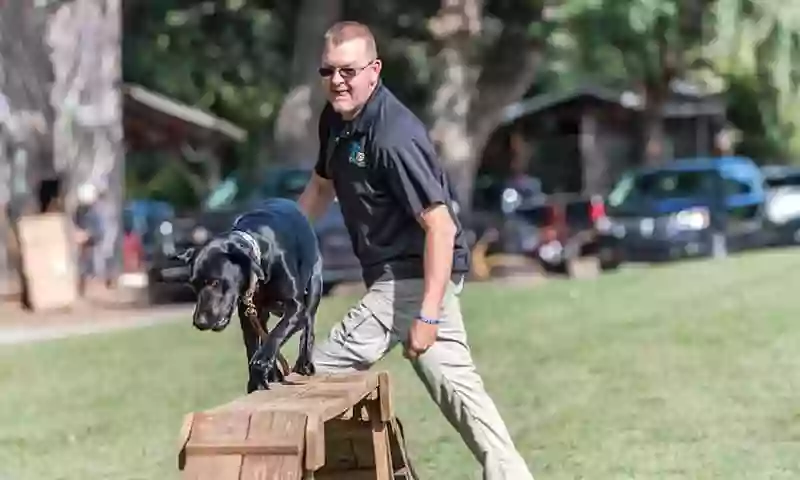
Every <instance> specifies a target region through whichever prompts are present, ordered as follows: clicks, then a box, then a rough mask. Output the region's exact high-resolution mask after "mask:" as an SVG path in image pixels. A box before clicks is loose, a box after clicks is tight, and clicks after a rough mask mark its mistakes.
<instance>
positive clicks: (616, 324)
mask: <svg viewBox="0 0 800 480" xmlns="http://www.w3.org/2000/svg"><path fill="white" fill-rule="evenodd" d="M798 285H800V250H798V251H796V252H790V251H776V252H770V253H765V254H757V255H748V256H745V257H741V258H734V259H730V260H727V261H724V262H692V263H686V264H682V265H673V266H669V267H660V268H654V269H631V270H627V271H623V272H619V273H617V274H613V275H608V276H604V277H602V278H600V279H599V280H596V281H573V282H567V281H559V282H551V283H549V284H547V285H544V286H540V287H536V288H525V287H508V286H500V285H494V286H493V285H480V284H470V285H469V286H468V287H467V289H466V290H465V294H464V299H463V302H464V310H465V317H466V319H467V325H468V330H469V334H470V338H471V342H472V346H473V350H474V354H475V357H476V359H477V362H478V368H479V370H480V371H481V372H482V373H483V375H484V378H485V381H486V384H487V388H488V389H489V390H490V392H491V394H492V395H493V396H494V397H495V399H496V401H497V402H498V404H499V406H500V409H501V412H502V413H503V415H504V416H505V418H506V419H507V421H508V424H509V428H510V429H511V430H512V434H513V436H514V438H515V439H516V441H517V444H518V447H519V449H520V450H521V452H522V454H523V456H524V457H525V458H526V459H527V460H528V462H529V464H530V466H531V468H532V471H533V473H534V475H535V476H536V478H537V480H542V479H592V480H594V479H598V480H604V479H628V478H637V479H640V478H652V479H696V480H697V479H710V478H724V479H759V480H761V479H790V478H791V479H796V478H800V328H798V325H799V324H800V316H799V315H798V312H800V294H798V288H797V287H798ZM352 300H353V298H334V299H329V300H326V302H325V303H324V304H323V308H322V314H321V317H322V318H321V321H320V330H319V335H320V336H323V335H324V334H325V333H326V332H327V329H328V327H329V325H330V324H331V323H332V322H333V321H335V320H337V319H338V318H339V317H340V315H341V314H342V313H344V311H345V309H346V308H347V306H348V304H349V303H350V302H351V301H352ZM292 343H295V342H294V341H293V342H292ZM287 353H288V352H287ZM293 356H294V353H293V352H292V358H293ZM378 368H386V369H389V370H390V371H391V372H392V374H393V376H394V381H395V383H396V385H397V388H395V389H394V395H395V400H396V405H397V408H398V415H399V416H400V417H401V418H402V419H403V420H404V422H405V423H406V428H407V434H408V436H409V442H410V448H411V453H412V456H413V458H414V459H415V462H416V464H417V466H418V469H419V470H420V473H421V474H422V475H423V478H424V479H437V480H448V479H464V478H480V477H479V474H478V469H477V466H476V464H475V463H474V461H473V460H472V458H471V457H470V456H469V454H468V452H467V450H466V449H465V448H464V447H463V446H462V445H461V443H460V441H459V439H458V437H457V436H456V435H455V433H454V431H453V430H451V428H450V427H449V425H447V424H446V423H445V422H444V420H443V419H442V418H441V417H440V415H439V413H438V411H437V410H436V409H435V407H434V406H433V404H432V402H431V401H430V400H429V399H428V397H427V395H426V393H425V391H424V389H423V388H422V386H421V384H419V383H418V382H417V380H416V378H415V377H414V375H413V373H412V370H411V368H410V367H409V366H408V365H407V364H406V363H405V361H404V360H403V359H402V357H401V355H400V352H399V351H395V352H393V354H392V355H391V356H390V357H389V358H387V359H386V360H385V361H384V362H382V363H381V364H380V365H378ZM244 374H245V357H244V353H243V350H242V347H241V343H240V333H239V329H238V325H235V328H231V329H229V330H228V331H226V332H224V333H222V334H216V335H215V334H211V333H206V334H203V333H199V332H196V331H194V330H193V329H192V328H191V327H190V321H189V319H187V320H186V322H185V323H183V324H180V325H166V326H159V327H152V328H145V329H141V330H136V331H129V332H122V333H113V334H104V335H95V336H91V337H84V338H74V339H69V340H59V341H53V342H49V343H45V344H37V345H27V346H17V347H13V348H4V349H2V350H0V479H3V480H6V479H8V480H45V479H46V480H56V479H71V480H73V479H74V480H90V479H115V480H126V479H130V480H132V479H168V478H178V474H177V471H176V467H175V465H176V463H175V448H176V440H177V434H178V430H179V425H180V421H181V418H182V415H183V414H184V413H186V412H189V411H194V410H201V409H204V408H208V407H212V406H215V405H217V404H219V403H223V402H227V401H229V400H231V399H232V398H233V397H235V396H238V395H240V394H241V392H242V388H243V386H244Z"/></svg>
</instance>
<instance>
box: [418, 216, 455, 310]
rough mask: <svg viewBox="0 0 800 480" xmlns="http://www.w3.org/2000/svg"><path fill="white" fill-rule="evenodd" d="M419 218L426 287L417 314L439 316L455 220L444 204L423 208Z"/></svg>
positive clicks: (451, 248) (450, 261) (446, 283)
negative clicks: (422, 235)
mask: <svg viewBox="0 0 800 480" xmlns="http://www.w3.org/2000/svg"><path fill="white" fill-rule="evenodd" d="M419 222H420V224H421V225H422V228H424V229H425V257H424V262H425V263H424V266H425V290H424V293H423V297H422V305H421V307H420V314H421V315H423V316H424V317H426V318H433V319H438V318H439V316H440V314H441V305H442V301H443V300H444V294H445V291H446V290H447V285H448V284H449V283H450V276H451V273H452V268H453V249H454V244H455V237H456V224H455V222H453V217H451V216H450V211H449V210H448V209H447V207H446V206H445V205H443V204H437V205H435V206H434V207H432V208H430V209H429V210H427V211H425V212H423V213H422V215H420V218H419Z"/></svg>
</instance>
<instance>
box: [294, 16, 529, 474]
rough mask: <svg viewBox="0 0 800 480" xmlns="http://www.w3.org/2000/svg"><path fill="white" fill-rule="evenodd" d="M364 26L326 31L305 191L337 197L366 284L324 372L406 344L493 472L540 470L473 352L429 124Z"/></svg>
mask: <svg viewBox="0 0 800 480" xmlns="http://www.w3.org/2000/svg"><path fill="white" fill-rule="evenodd" d="M380 72H381V61H380V60H379V59H378V57H377V52H376V47H375V40H374V38H373V36H372V33H371V32H370V30H369V28H367V27H366V26H364V25H362V24H359V23H355V22H341V23H337V24H336V25H334V26H333V27H331V28H330V29H329V30H328V32H327V33H326V35H325V49H324V53H323V57H322V66H321V68H320V75H321V76H322V83H323V86H324V89H325V92H326V94H327V97H328V103H327V104H326V106H325V109H324V111H323V112H322V114H321V116H320V122H319V139H320V155H319V158H318V161H317V164H316V167H315V168H314V173H313V174H312V178H311V181H310V182H309V184H308V185H307V186H306V188H305V190H304V191H303V193H302V195H301V196H300V198H299V203H300V206H301V208H302V209H303V210H304V211H305V212H306V214H307V215H308V217H309V218H310V219H312V220H313V219H315V218H318V217H319V216H320V215H322V214H323V213H324V212H325V210H326V209H327V208H328V207H329V205H330V202H331V201H332V199H333V198H334V196H336V197H338V199H339V202H340V204H341V209H342V213H343V215H344V220H345V224H346V225H347V228H348V230H349V233H350V238H351V240H352V242H353V248H354V250H355V253H356V255H357V256H358V257H359V260H360V262H361V266H362V270H363V277H364V281H365V283H366V286H367V288H368V291H367V293H366V294H365V295H364V297H363V298H362V299H361V301H360V302H359V303H358V305H356V306H354V307H353V308H351V309H350V311H349V312H348V313H347V314H346V315H345V318H344V319H343V320H342V321H341V322H340V323H339V324H338V325H336V326H335V327H334V328H333V329H332V330H331V332H330V336H329V338H328V339H327V340H326V341H325V342H323V343H321V344H319V345H317V346H316V348H315V350H314V353H313V360H314V364H315V366H316V368H317V371H318V372H347V371H356V370H365V369H368V368H369V367H370V366H371V365H372V364H374V363H375V362H377V361H378V360H380V359H381V358H383V357H384V356H385V355H386V354H387V353H388V352H389V351H390V350H391V349H392V348H393V347H394V346H395V345H397V344H398V343H403V344H404V352H405V355H406V357H407V358H409V360H410V361H411V364H412V365H413V367H414V369H415V371H416V373H417V375H418V376H419V378H420V379H421V380H422V382H423V383H424V385H425V387H426V388H427V390H428V392H429V393H430V395H431V397H432V398H433V400H434V401H435V402H436V403H437V404H438V406H439V408H440V409H441V411H442V413H443V414H444V415H445V417H446V418H447V419H448V421H449V422H450V423H451V424H452V425H453V426H454V427H455V428H456V429H457V430H458V431H459V433H460V434H461V437H462V438H463V440H464V441H465V443H466V444H467V446H468V447H469V448H470V450H471V451H472V453H473V454H474V455H475V457H476V459H477V460H478V461H479V462H480V463H481V465H482V466H483V472H484V473H483V478H485V479H487V480H501V479H503V480H528V479H532V478H533V477H532V476H531V474H530V472H529V471H528V468H527V466H526V465H525V462H524V460H523V459H522V458H521V456H520V455H519V453H518V452H517V451H516V448H515V447H514V444H513V442H512V440H511V437H510V435H509V433H508V431H507V430H506V426H505V425H504V423H503V420H502V418H501V417H500V414H499V413H498V411H497V409H496V407H495V405H494V403H493V402H492V400H491V398H490V397H489V395H488V394H487V393H486V391H485V390H484V386H483V382H482V380H481V377H480V376H479V375H478V373H477V372H476V370H475V366H474V364H473V362H472V358H471V355H470V350H469V346H468V345H467V335H466V332H465V330H464V324H463V321H462V318H461V307H460V303H459V299H458V294H459V293H460V290H461V285H462V282H463V276H464V274H465V273H467V271H468V270H469V251H468V248H467V245H466V242H465V240H464V234H463V232H462V230H461V228H460V225H459V224H458V220H457V218H456V217H455V215H454V214H453V207H452V198H451V196H450V192H451V191H452V190H451V189H450V186H449V184H448V182H447V179H446V177H445V175H444V174H443V171H442V168H441V166H440V165H439V163H438V160H437V159H436V154H435V151H434V148H433V145H432V144H431V142H430V140H429V138H428V136H427V131H426V129H425V126H424V125H423V124H422V122H420V121H419V119H418V118H417V117H416V116H415V115H414V114H413V113H412V112H411V111H410V110H409V109H407V108H406V107H405V106H404V105H403V104H401V103H400V101H399V100H398V99H397V98H396V97H395V96H394V95H393V94H392V93H391V92H390V91H389V90H388V89H387V88H386V87H385V86H384V85H383V84H382V83H381V81H380Z"/></svg>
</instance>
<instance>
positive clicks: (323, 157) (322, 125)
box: [314, 103, 331, 180]
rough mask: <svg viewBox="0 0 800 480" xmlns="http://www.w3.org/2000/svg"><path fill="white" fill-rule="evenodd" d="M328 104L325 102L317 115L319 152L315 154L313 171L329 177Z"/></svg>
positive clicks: (323, 176)
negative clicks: (315, 160) (315, 159)
mask: <svg viewBox="0 0 800 480" xmlns="http://www.w3.org/2000/svg"><path fill="white" fill-rule="evenodd" d="M328 108H329V104H327V103H326V104H325V108H324V109H322V113H320V115H319V122H318V124H317V135H318V136H319V153H318V154H317V164H316V165H315V166H314V171H315V172H316V173H317V175H319V176H320V177H322V178H326V179H329V180H330V178H331V176H330V173H329V172H328V157H329V156H330V155H329V152H328V148H329V145H328V133H329V130H330V122H329V121H328V118H329V112H328Z"/></svg>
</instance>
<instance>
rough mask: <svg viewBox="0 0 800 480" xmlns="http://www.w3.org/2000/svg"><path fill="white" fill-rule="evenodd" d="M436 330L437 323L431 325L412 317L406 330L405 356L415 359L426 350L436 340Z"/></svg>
mask: <svg viewBox="0 0 800 480" xmlns="http://www.w3.org/2000/svg"><path fill="white" fill-rule="evenodd" d="M438 332H439V327H438V325H431V324H428V323H425V322H423V321H421V320H418V319H414V320H413V321H412V323H411V329H410V330H409V332H408V341H407V342H406V345H405V352H404V353H405V357H406V358H408V359H410V360H416V359H417V358H419V356H420V355H422V354H423V353H425V352H427V351H428V349H429V348H431V347H432V346H433V344H434V343H435V342H436V335H437V333H438Z"/></svg>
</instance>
